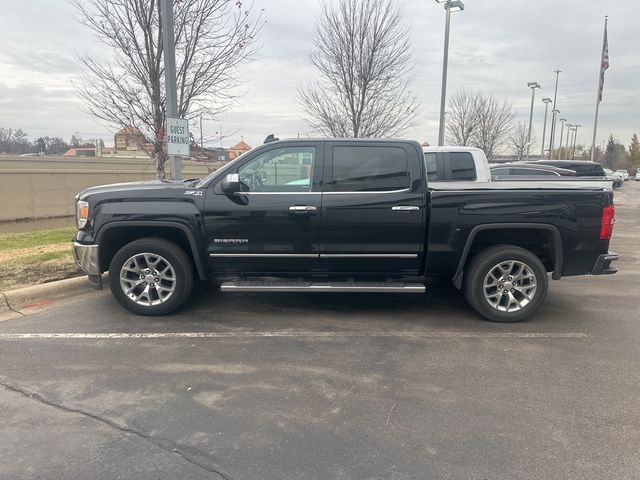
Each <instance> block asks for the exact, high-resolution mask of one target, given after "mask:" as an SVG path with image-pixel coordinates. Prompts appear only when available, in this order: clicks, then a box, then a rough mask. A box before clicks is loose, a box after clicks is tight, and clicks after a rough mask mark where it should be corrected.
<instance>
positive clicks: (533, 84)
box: [527, 82, 540, 160]
mask: <svg viewBox="0 0 640 480" xmlns="http://www.w3.org/2000/svg"><path fill="white" fill-rule="evenodd" d="M527 87H529V88H530V89H531V111H530V112H529V133H528V134H527V160H529V150H530V149H531V122H532V121H533V101H534V100H535V98H536V89H538V88H540V84H539V83H538V82H529V83H527Z"/></svg>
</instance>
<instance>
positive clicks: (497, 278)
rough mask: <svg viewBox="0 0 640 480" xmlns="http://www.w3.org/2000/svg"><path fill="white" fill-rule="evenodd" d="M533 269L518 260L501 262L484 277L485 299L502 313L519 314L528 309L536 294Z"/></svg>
mask: <svg viewBox="0 0 640 480" xmlns="http://www.w3.org/2000/svg"><path fill="white" fill-rule="evenodd" d="M536 289H537V283H536V275H535V273H534V272H533V269H532V268H531V267H530V266H529V265H527V264H526V263H523V262H519V261H517V260H508V261H506V262H501V263H499V264H497V265H496V266H494V267H493V268H491V269H490V270H489V273H487V275H486V276H485V277H484V288H483V293H484V298H485V300H486V301H487V303H488V304H489V305H491V306H492V307H493V308H495V309H496V310H498V311H500V312H508V313H510V312H517V311H519V310H522V309H523V308H524V307H526V306H527V305H528V304H529V303H530V302H531V301H532V300H533V297H534V296H535V294H536Z"/></svg>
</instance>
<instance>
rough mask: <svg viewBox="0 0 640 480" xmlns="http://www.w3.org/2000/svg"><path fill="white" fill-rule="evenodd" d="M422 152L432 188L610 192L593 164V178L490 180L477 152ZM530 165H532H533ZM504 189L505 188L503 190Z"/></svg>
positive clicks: (430, 149) (484, 159)
mask: <svg viewBox="0 0 640 480" xmlns="http://www.w3.org/2000/svg"><path fill="white" fill-rule="evenodd" d="M422 151H423V153H424V163H425V166H426V169H427V181H428V182H429V184H430V185H434V186H436V187H437V186H441V187H442V188H445V186H446V188H454V187H455V186H459V187H460V188H464V184H467V185H468V184H470V183H474V184H476V183H490V182H500V183H501V184H503V185H504V184H506V183H511V184H513V188H516V187H518V188H522V183H523V182H529V183H531V184H535V187H534V188H562V187H565V188H566V187H567V185H571V186H575V188H583V187H584V188H593V187H596V188H603V189H612V188H613V181H614V179H613V178H607V177H606V176H605V175H604V172H603V171H602V167H601V166H600V164H595V166H596V167H597V168H600V172H601V173H602V175H595V174H594V176H582V177H579V176H578V177H566V176H545V177H544V178H539V179H538V178H531V176H521V177H520V178H518V176H512V177H509V178H500V179H494V180H492V178H491V168H490V165H489V161H488V160H487V157H486V155H485V154H484V152H483V151H482V150H481V149H479V148H474V147H460V146H443V147H422ZM521 163H522V166H523V167H526V166H527V164H526V163H525V162H521ZM530 163H533V164H536V162H530ZM574 163H575V162H574ZM578 163H580V162H578ZM582 163H586V164H587V166H589V165H593V164H592V163H591V162H582ZM541 165H543V162H541ZM572 170H573V169H572ZM562 184H564V185H562ZM505 188H507V187H506V186H505Z"/></svg>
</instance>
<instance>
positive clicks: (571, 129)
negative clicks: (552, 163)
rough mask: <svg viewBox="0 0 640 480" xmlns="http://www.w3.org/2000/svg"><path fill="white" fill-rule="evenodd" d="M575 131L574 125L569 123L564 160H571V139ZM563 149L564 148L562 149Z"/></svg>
mask: <svg viewBox="0 0 640 480" xmlns="http://www.w3.org/2000/svg"><path fill="white" fill-rule="evenodd" d="M572 131H573V125H572V124H570V123H567V143H566V145H565V147H564V159H565V160H569V137H571V132H572ZM561 148H562V147H561Z"/></svg>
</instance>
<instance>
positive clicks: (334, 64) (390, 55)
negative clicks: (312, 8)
mask: <svg viewBox="0 0 640 480" xmlns="http://www.w3.org/2000/svg"><path fill="white" fill-rule="evenodd" d="M410 54H411V49H410V43H409V37H408V35H407V31H406V29H404V28H403V27H402V12H401V10H400V8H399V7H398V6H397V4H396V3H395V1H394V0H340V1H339V2H338V3H337V4H335V5H330V4H329V3H324V4H323V6H322V10H321V13H320V17H319V19H318V21H317V25H316V29H315V35H314V38H313V51H312V53H311V57H310V61H311V63H312V64H313V65H314V66H315V67H316V68H317V69H318V71H319V72H320V80H319V81H318V82H316V83H315V84H311V85H308V86H306V87H301V88H299V90H298V102H299V104H300V106H301V107H302V109H303V110H304V111H305V113H306V114H307V115H308V120H307V122H308V124H309V126H310V127H311V128H312V129H314V130H315V131H316V132H318V133H320V134H323V135H328V136H332V137H391V136H399V135H401V134H402V133H403V132H404V131H406V129H407V128H408V127H410V126H411V125H412V122H413V120H414V118H415V115H416V108H417V102H416V96H415V95H414V94H413V93H412V92H411V91H410V89H409V86H410V84H411V81H412V79H413V74H412V69H411V68H410V58H411V57H410Z"/></svg>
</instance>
